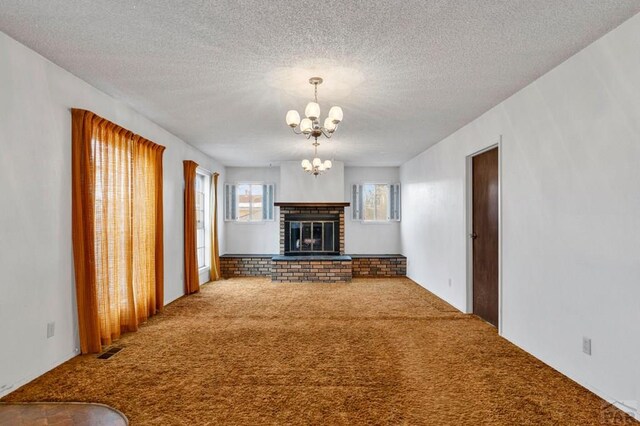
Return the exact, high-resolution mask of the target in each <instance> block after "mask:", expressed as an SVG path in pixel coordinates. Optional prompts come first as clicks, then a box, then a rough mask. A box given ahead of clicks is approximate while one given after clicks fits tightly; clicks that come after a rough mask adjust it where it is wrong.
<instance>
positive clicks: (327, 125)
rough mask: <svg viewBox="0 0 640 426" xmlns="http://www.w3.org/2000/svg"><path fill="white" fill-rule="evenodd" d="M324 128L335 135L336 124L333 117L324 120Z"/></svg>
mask: <svg viewBox="0 0 640 426" xmlns="http://www.w3.org/2000/svg"><path fill="white" fill-rule="evenodd" d="M324 128H325V129H327V132H329V133H333V132H335V131H336V123H334V122H333V119H332V118H331V117H327V118H325V119H324Z"/></svg>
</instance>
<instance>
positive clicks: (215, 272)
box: [209, 173, 221, 281]
mask: <svg viewBox="0 0 640 426" xmlns="http://www.w3.org/2000/svg"><path fill="white" fill-rule="evenodd" d="M218 176H220V173H214V174H213V176H211V196H210V199H211V210H212V211H213V222H212V223H211V268H210V271H211V272H210V274H209V275H210V277H209V279H210V280H211V281H216V280H219V279H220V276H221V274H220V249H219V247H218Z"/></svg>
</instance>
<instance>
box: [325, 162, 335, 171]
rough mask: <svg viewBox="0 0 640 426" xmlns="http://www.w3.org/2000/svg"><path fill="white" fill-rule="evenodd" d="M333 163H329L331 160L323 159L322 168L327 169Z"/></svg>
mask: <svg viewBox="0 0 640 426" xmlns="http://www.w3.org/2000/svg"><path fill="white" fill-rule="evenodd" d="M332 165H333V164H331V160H324V164H323V166H324V168H325V169H327V170H329V169H330V168H331V166H332Z"/></svg>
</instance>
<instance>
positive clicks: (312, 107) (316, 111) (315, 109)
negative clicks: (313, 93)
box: [304, 102, 320, 120]
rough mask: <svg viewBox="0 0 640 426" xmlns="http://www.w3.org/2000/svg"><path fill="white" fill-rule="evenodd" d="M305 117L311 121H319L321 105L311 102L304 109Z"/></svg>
mask: <svg viewBox="0 0 640 426" xmlns="http://www.w3.org/2000/svg"><path fill="white" fill-rule="evenodd" d="M304 115H306V116H307V117H308V118H310V119H311V120H317V119H318V117H320V105H318V104H317V103H315V102H309V103H308V104H307V107H306V108H305V109H304Z"/></svg>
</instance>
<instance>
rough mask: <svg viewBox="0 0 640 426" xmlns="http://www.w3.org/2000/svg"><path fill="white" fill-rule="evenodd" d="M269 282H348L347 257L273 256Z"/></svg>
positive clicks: (348, 262)
mask: <svg viewBox="0 0 640 426" xmlns="http://www.w3.org/2000/svg"><path fill="white" fill-rule="evenodd" d="M272 262H273V263H272V269H271V280H272V281H276V282H292V281H294V282H296V281H297V282H349V281H351V257H349V256H300V257H298V256H274V257H273V259H272Z"/></svg>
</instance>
